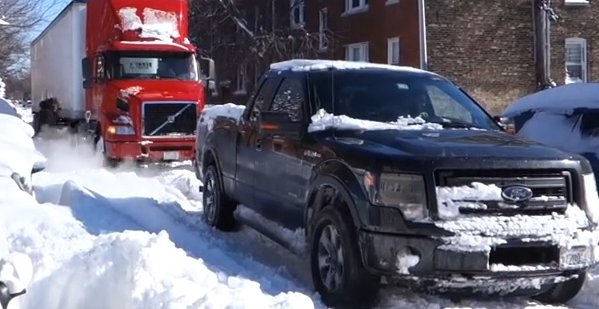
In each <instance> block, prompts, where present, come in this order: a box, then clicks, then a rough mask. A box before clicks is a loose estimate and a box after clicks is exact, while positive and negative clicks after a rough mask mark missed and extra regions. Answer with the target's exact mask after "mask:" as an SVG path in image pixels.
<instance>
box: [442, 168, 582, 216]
mask: <svg viewBox="0 0 599 309" xmlns="http://www.w3.org/2000/svg"><path fill="white" fill-rule="evenodd" d="M435 176H436V179H435V181H436V184H437V186H438V187H463V186H471V185H472V183H482V184H484V185H495V186H497V187H498V188H499V189H502V188H505V187H507V186H513V185H519V186H524V187H527V188H529V189H531V191H532V193H533V196H532V198H530V199H528V200H526V201H523V202H519V203H514V202H510V201H506V200H504V199H502V198H496V199H489V198H488V197H487V198H486V200H485V198H481V199H473V198H472V196H470V197H468V198H467V199H462V200H452V202H455V203H463V205H464V206H463V207H459V211H460V213H461V214H502V215H511V214H531V215H535V214H537V215H543V214H550V213H553V212H557V213H563V212H564V211H565V210H566V208H567V206H568V203H572V202H573V190H572V175H571V174H570V172H566V171H547V170H456V171H437V172H436V175H435ZM498 195H499V194H498ZM458 205H460V204H458Z"/></svg>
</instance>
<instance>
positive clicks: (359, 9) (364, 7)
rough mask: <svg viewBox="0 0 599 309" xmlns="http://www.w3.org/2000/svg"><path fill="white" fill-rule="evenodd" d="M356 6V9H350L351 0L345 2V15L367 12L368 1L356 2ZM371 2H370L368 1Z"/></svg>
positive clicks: (360, 0)
mask: <svg viewBox="0 0 599 309" xmlns="http://www.w3.org/2000/svg"><path fill="white" fill-rule="evenodd" d="M358 1H359V3H358V6H356V7H352V5H353V0H345V12H346V13H355V12H362V11H367V10H368V3H367V2H368V1H369V0H358ZM370 1H372V0H370Z"/></svg>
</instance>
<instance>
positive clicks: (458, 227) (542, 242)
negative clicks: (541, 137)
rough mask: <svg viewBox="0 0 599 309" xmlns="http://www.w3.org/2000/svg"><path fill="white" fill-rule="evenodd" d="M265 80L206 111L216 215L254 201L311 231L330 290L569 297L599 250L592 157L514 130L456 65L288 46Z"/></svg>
mask: <svg viewBox="0 0 599 309" xmlns="http://www.w3.org/2000/svg"><path fill="white" fill-rule="evenodd" d="M256 88H257V89H256V91H255V92H254V93H253V94H252V96H251V98H250V99H249V101H248V103H247V105H246V106H245V107H242V106H237V107H235V106H214V107H212V108H208V109H206V110H204V112H203V113H202V114H201V115H200V119H199V121H198V128H197V134H198V138H197V143H198V144H197V155H196V158H195V163H194V165H195V167H196V173H197V176H198V178H199V179H201V180H202V181H203V185H202V187H201V188H200V189H201V190H202V192H203V201H204V218H205V221H206V222H207V223H208V224H209V225H211V226H214V227H216V228H218V229H221V230H234V229H235V227H236V224H237V223H238V222H239V221H241V222H242V223H246V222H245V221H249V220H246V219H247V218H246V219H244V216H242V215H241V213H243V212H241V211H238V210H239V209H242V208H243V209H246V210H250V211H252V212H254V213H257V214H258V215H260V216H262V217H263V218H266V219H268V221H269V222H271V223H272V222H275V223H276V224H278V225H279V226H282V227H285V228H288V229H291V230H296V231H302V232H303V233H304V236H305V249H306V250H305V251H301V250H299V251H298V252H297V253H298V254H302V253H304V254H306V255H307V257H308V258H309V260H310V265H311V272H312V278H313V283H314V287H315V289H316V290H317V291H318V292H319V293H320V294H321V296H322V299H323V301H324V302H325V303H326V304H327V305H330V306H337V305H348V304H364V303H368V302H370V301H372V300H373V299H374V298H375V296H376V294H377V291H378V288H379V286H380V284H397V285H406V286H408V287H410V288H412V289H414V290H422V291H426V292H439V293H449V294H454V295H463V294H464V293H465V294H467V295H479V294H482V295H525V296H532V297H535V298H536V299H538V300H541V301H544V302H548V303H559V302H565V301H567V300H569V299H571V298H572V297H574V296H575V295H576V294H577V293H578V291H579V290H580V288H581V287H582V285H583V283H584V280H585V273H586V271H587V269H588V268H589V267H591V266H593V265H595V264H596V263H597V261H598V259H599V250H597V244H598V241H599V239H598V234H597V224H598V222H599V201H598V200H599V198H598V197H597V191H596V186H595V180H594V177H593V173H592V171H591V168H590V166H589V163H588V161H586V160H585V159H584V158H582V157H580V156H578V155H574V154H569V153H566V152H563V151H560V150H557V149H554V148H550V147H546V146H543V145H541V144H537V143H534V142H532V141H527V140H523V139H519V138H517V137H515V136H512V135H509V134H506V133H505V132H504V131H503V129H502V128H501V127H500V126H499V125H498V124H497V123H496V122H495V121H494V120H493V118H492V117H491V116H490V115H489V114H488V113H487V112H486V111H485V110H484V109H483V108H482V107H480V106H479V105H478V104H477V103H476V102H475V101H474V100H473V99H472V98H471V97H470V96H468V95H467V94H466V93H465V92H464V91H463V90H462V89H461V88H459V87H458V86H456V85H455V84H454V83H452V82H451V81H449V80H447V79H446V78H444V77H442V76H440V75H438V74H435V73H432V72H428V71H423V70H418V69H412V68H406V67H397V66H387V65H377V64H370V63H355V62H344V61H325V60H289V61H285V62H279V63H274V64H272V65H271V67H270V69H269V70H268V71H267V72H266V73H265V74H264V75H263V76H262V78H261V79H260V81H259V83H258V85H257V87H256ZM230 105H232V104H230ZM216 111H220V112H216ZM256 222H258V221H254V222H253V227H254V228H256V229H258V230H261V228H260V223H259V222H258V224H256ZM260 222H262V221H260ZM263 230H264V231H267V229H266V228H264V229H263ZM271 231H272V229H271ZM268 236H270V237H272V238H273V239H278V241H279V242H280V243H284V241H285V240H284V239H283V238H284V237H283V236H284V235H277V233H276V229H275V232H271V233H269V235H268ZM288 247H290V248H291V247H293V246H291V245H289V246H288Z"/></svg>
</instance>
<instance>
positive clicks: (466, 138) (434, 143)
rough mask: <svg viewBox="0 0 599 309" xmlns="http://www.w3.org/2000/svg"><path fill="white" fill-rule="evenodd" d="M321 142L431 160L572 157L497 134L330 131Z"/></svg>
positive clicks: (334, 147) (338, 147) (354, 150)
mask: <svg viewBox="0 0 599 309" xmlns="http://www.w3.org/2000/svg"><path fill="white" fill-rule="evenodd" d="M321 134H322V135H319V136H320V138H324V140H322V141H323V142H325V143H326V144H328V145H329V147H331V148H332V150H333V151H344V150H346V151H351V152H352V153H354V154H356V153H360V152H364V153H367V154H368V155H370V156H372V155H374V156H375V157H376V156H377V155H378V156H385V157H386V156H394V157H395V156H410V157H434V158H448V157H449V158H458V157H460V158H474V157H479V158H490V157H493V158H503V159H510V158H518V159H541V158H545V159H566V158H571V155H570V154H568V153H566V152H563V151H561V150H558V149H556V148H551V147H548V146H544V145H542V144H539V143H536V142H533V141H530V140H525V139H523V138H519V137H516V136H513V135H509V134H506V133H503V132H500V131H482V130H439V131H397V130H384V131H337V132H335V134H334V135H333V134H332V132H331V131H329V132H327V133H325V132H322V133H321Z"/></svg>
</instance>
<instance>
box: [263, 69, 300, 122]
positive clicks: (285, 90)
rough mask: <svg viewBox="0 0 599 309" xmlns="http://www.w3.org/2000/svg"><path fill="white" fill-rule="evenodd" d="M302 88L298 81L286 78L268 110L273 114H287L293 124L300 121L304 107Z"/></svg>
mask: <svg viewBox="0 0 599 309" xmlns="http://www.w3.org/2000/svg"><path fill="white" fill-rule="evenodd" d="M304 98H305V97H304V87H303V83H302V81H301V80H300V79H297V78H287V79H285V80H284V81H283V83H282V84H281V86H280V87H279V90H278V91H277V93H276V94H275V97H274V99H273V101H272V106H271V108H270V110H271V111H273V112H287V113H288V114H289V118H290V119H291V121H293V122H300V121H301V120H302V106H303V105H304Z"/></svg>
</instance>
